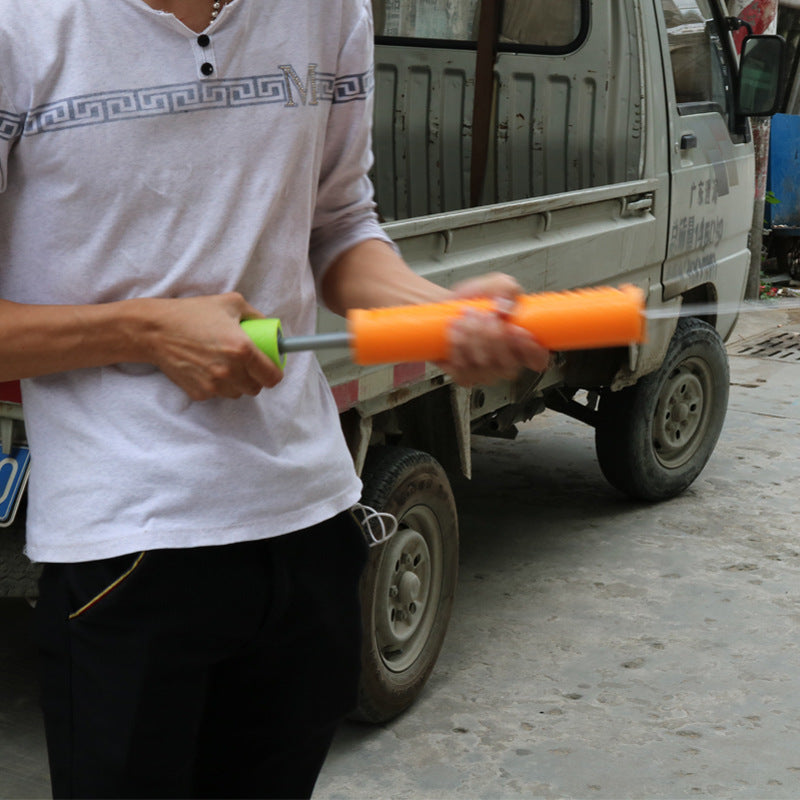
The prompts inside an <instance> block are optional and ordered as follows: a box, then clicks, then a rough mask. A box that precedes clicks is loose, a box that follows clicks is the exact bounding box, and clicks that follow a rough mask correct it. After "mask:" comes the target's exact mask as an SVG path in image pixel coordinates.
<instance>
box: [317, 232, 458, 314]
mask: <svg viewBox="0 0 800 800" xmlns="http://www.w3.org/2000/svg"><path fill="white" fill-rule="evenodd" d="M322 296H323V300H324V302H325V305H326V306H327V307H328V308H330V309H331V311H334V312H335V313H337V314H341V315H342V316H344V315H345V314H346V313H347V311H348V309H351V308H381V307H385V306H396V305H409V304H416V303H433V302H440V301H442V300H447V299H450V298H451V297H452V296H453V294H452V292H450V290H448V289H444V288H443V287H441V286H437V285H436V284H435V283H432V282H431V281H429V280H427V279H426V278H423V277H422V276H421V275H418V274H417V273H416V272H414V271H413V270H412V269H411V268H410V267H409V266H408V265H407V264H406V263H405V261H403V259H402V258H401V257H400V256H399V255H398V254H397V253H396V252H395V251H394V250H393V249H392V248H391V247H390V246H389V245H388V244H386V242H383V241H380V240H379V239H369V240H367V241H364V242H361V243H360V244H358V245H356V246H355V247H353V248H351V249H350V250H348V251H346V252H345V253H343V254H342V255H341V256H339V258H338V259H336V261H335V262H334V263H333V264H332V265H331V266H330V268H329V269H328V271H327V273H326V274H325V277H324V279H323V281H322Z"/></svg>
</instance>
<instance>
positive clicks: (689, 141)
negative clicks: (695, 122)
mask: <svg viewBox="0 0 800 800" xmlns="http://www.w3.org/2000/svg"><path fill="white" fill-rule="evenodd" d="M695 147H697V136H696V135H695V134H694V133H684V134H683V136H681V150H694V148H695Z"/></svg>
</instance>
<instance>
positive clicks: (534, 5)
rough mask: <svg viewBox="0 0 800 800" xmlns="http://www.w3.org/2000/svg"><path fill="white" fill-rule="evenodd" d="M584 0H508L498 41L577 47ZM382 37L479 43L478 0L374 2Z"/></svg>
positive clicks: (585, 18)
mask: <svg viewBox="0 0 800 800" xmlns="http://www.w3.org/2000/svg"><path fill="white" fill-rule="evenodd" d="M585 6H586V2H585V0H559V2H558V3H554V2H552V0H506V2H505V3H504V4H503V16H502V23H501V29H500V44H501V46H502V45H523V46H525V47H531V48H537V49H539V48H541V49H558V50H561V49H564V48H570V47H572V46H574V45H575V43H576V42H577V41H578V39H579V38H580V37H581V35H582V33H583V32H584V31H585V29H586V25H587V23H588V15H587V14H586V9H585ZM372 8H373V14H374V17H375V34H376V36H378V37H389V38H407V39H433V40H437V41H442V40H444V41H453V42H473V43H474V42H475V41H477V38H478V17H479V14H480V0H410V1H409V0H372Z"/></svg>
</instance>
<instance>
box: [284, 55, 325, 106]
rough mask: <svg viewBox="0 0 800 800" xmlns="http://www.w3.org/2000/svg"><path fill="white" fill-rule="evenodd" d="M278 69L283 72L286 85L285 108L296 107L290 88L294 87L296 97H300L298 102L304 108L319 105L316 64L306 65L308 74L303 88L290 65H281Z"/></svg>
mask: <svg viewBox="0 0 800 800" xmlns="http://www.w3.org/2000/svg"><path fill="white" fill-rule="evenodd" d="M278 69H279V70H281V72H283V79H284V82H285V84H286V108H294V107H296V106H297V103H296V102H295V100H294V93H293V91H292V87H294V90H295V91H296V92H297V94H298V95H300V101H301V102H302V103H303V105H304V106H305V105H309V106H316V105H319V99H318V92H317V65H316V64H309V65H308V74H307V76H306V83H305V86H304V85H303V81H302V80H300V76H299V75H298V74H297V73H296V72H295V70H294V67H293V66H292V65H291V64H281V65H280V66H279V67H278Z"/></svg>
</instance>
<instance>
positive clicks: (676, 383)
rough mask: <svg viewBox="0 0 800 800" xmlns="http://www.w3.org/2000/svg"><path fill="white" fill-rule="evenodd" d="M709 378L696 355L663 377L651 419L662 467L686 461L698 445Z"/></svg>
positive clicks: (705, 417) (704, 424)
mask: <svg viewBox="0 0 800 800" xmlns="http://www.w3.org/2000/svg"><path fill="white" fill-rule="evenodd" d="M710 381H711V378H710V375H709V372H708V367H707V365H706V364H705V362H703V361H701V360H699V359H687V360H686V361H685V362H683V363H682V364H680V365H679V366H678V367H676V369H675V370H673V372H672V373H671V374H670V375H669V376H668V378H667V380H666V381H665V383H664V386H663V388H662V391H661V396H660V399H659V402H658V406H657V409H656V415H655V419H654V420H653V448H654V451H655V454H656V457H657V458H658V460H659V461H660V462H661V463H662V464H663V465H664V466H665V467H670V468H675V467H679V466H681V465H682V464H685V463H686V462H687V461H688V460H689V459H690V458H691V457H692V455H693V454H694V452H695V450H697V448H698V447H699V445H700V443H701V441H702V439H703V435H704V433H705V429H706V427H707V425H708V398H709V392H710V391H712V387H711V383H710Z"/></svg>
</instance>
